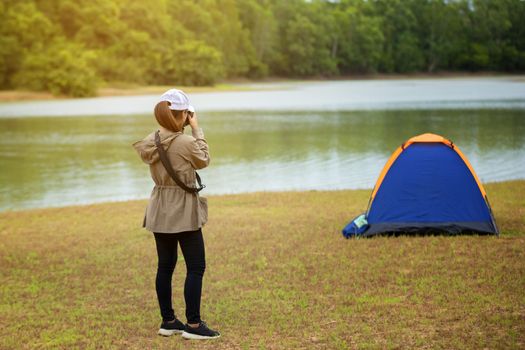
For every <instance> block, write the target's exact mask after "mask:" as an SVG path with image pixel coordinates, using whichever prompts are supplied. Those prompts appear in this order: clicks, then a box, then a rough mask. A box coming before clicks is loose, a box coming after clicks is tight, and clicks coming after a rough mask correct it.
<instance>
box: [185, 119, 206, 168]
mask: <svg viewBox="0 0 525 350" xmlns="http://www.w3.org/2000/svg"><path fill="white" fill-rule="evenodd" d="M192 135H193V140H191V141H190V142H189V143H188V144H187V149H186V152H184V155H183V157H184V158H185V159H186V160H187V161H188V162H190V163H191V166H192V167H193V169H195V170H198V169H202V168H206V167H207V166H208V164H210V151H209V148H208V143H207V142H206V140H205V139H204V133H203V131H202V129H201V128H199V129H197V130H192Z"/></svg>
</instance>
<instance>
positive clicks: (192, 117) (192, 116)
mask: <svg viewBox="0 0 525 350" xmlns="http://www.w3.org/2000/svg"><path fill="white" fill-rule="evenodd" d="M188 123H189V124H190V126H191V128H192V129H198V128H199V120H198V118H197V113H195V112H193V113H188Z"/></svg>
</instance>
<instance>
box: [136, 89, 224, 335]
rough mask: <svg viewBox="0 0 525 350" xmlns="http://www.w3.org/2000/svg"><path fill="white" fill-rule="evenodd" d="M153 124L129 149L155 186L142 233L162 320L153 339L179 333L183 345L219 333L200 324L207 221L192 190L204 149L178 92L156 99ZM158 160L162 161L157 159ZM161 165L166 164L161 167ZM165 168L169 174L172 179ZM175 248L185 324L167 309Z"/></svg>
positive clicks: (205, 208) (200, 134)
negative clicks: (181, 270) (182, 269)
mask: <svg viewBox="0 0 525 350" xmlns="http://www.w3.org/2000/svg"><path fill="white" fill-rule="evenodd" d="M155 118H156V119H157V122H158V123H159V125H160V128H159V130H158V131H157V132H153V133H151V134H150V135H148V136H147V137H146V138H144V139H143V140H141V141H138V142H135V143H134V144H133V147H134V148H135V149H136V150H137V152H138V153H139V155H140V157H141V158H142V160H143V161H144V162H145V163H146V164H148V165H149V168H150V172H151V177H152V178H153V181H154V182H155V187H154V188H153V191H152V192H151V197H150V200H149V203H148V206H147V208H146V214H145V217H144V224H143V227H145V228H146V229H147V230H149V231H151V232H153V234H154V236H155V243H156V246H157V254H158V269H157V276H156V281H155V288H156V291H157V298H158V301H159V307H160V314H161V316H162V324H161V326H160V329H159V332H158V334H160V335H164V336H170V335H173V334H175V333H182V336H183V337H184V338H186V339H211V338H217V337H219V336H220V334H219V332H217V331H215V330H212V329H210V328H208V326H207V325H206V323H205V322H203V321H202V320H201V318H200V301H201V290H202V276H203V274H204V270H205V267H206V262H205V253H204V241H203V237H202V231H201V228H202V226H203V225H204V224H205V223H206V221H207V218H208V206H207V201H206V199H205V198H202V197H199V194H198V190H199V189H197V188H195V180H196V178H197V175H196V172H195V170H196V169H202V168H204V167H206V166H208V164H209V162H210V155H209V151H208V144H207V143H206V140H205V139H204V134H203V132H202V129H201V128H199V124H198V120H197V115H196V114H195V113H194V109H193V107H192V106H191V105H190V103H189V99H188V96H187V95H186V94H185V93H184V92H182V91H180V90H177V89H171V90H168V91H166V92H165V93H164V94H163V95H162V96H161V99H160V102H159V103H158V104H157V105H156V106H155ZM186 125H190V127H191V129H192V134H193V136H189V135H186V134H184V126H186ZM157 135H158V136H157ZM156 136H157V137H156ZM156 138H157V140H156ZM157 144H158V145H159V146H161V147H162V148H163V149H164V152H165V153H164V152H162V150H161V152H160V153H159V149H158V148H157ZM163 154H165V155H166V158H167V160H166V159H161V157H162V156H163ZM166 162H169V163H171V164H164V163H166ZM166 167H168V168H169V167H172V168H173V170H174V173H172V175H173V176H174V178H172V177H171V176H170V174H169V173H168V171H167V170H166ZM177 182H178V183H179V185H177ZM199 183H200V179H199ZM177 244H179V245H180V247H181V250H182V254H183V255H184V261H185V262H186V270H187V273H186V282H185V283H184V300H185V302H186V319H187V323H186V324H183V323H182V322H181V321H180V320H178V319H177V317H176V316H175V313H174V311H173V308H172V303H171V279H172V275H173V271H174V269H175V264H176V262H177Z"/></svg>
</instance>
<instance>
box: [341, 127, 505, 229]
mask: <svg viewBox="0 0 525 350" xmlns="http://www.w3.org/2000/svg"><path fill="white" fill-rule="evenodd" d="M365 218H366V221H367V222H368V225H367V227H368V228H366V226H365V230H364V232H362V233H361V234H360V235H361V236H365V237H366V236H373V235H377V234H387V233H418V234H424V233H447V234H459V233H463V232H471V233H478V234H498V229H497V227H496V223H495V221H494V217H493V215H492V210H491V208H490V204H489V201H488V198H487V195H486V192H485V189H484V188H483V185H482V184H481V182H480V181H479V179H478V177H477V176H476V173H475V172H474V169H473V168H472V166H471V165H470V163H469V161H468V160H467V158H466V157H465V156H464V155H463V153H462V152H461V151H460V149H459V148H458V147H457V146H456V145H454V143H453V142H452V141H450V140H447V139H445V138H444V137H442V136H439V135H435V134H423V135H419V136H416V137H413V138H411V139H409V140H408V141H406V142H405V143H403V144H402V145H401V146H400V147H399V148H398V149H397V150H396V151H395V152H394V153H393V154H392V156H391V157H390V159H389V160H388V161H387V163H386V165H385V167H384V168H383V170H382V171H381V174H380V175H379V178H378V180H377V182H376V185H375V187H374V190H373V191H372V195H371V196H370V200H369V204H368V209H367V211H366V215H365ZM353 229H355V223H354V222H350V223H349V224H348V225H347V227H345V229H344V230H343V234H344V235H345V237H349V236H351V235H353V232H355V231H353ZM362 231H363V230H362Z"/></svg>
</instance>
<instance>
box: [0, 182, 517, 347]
mask: <svg viewBox="0 0 525 350" xmlns="http://www.w3.org/2000/svg"><path fill="white" fill-rule="evenodd" d="M486 189H487V192H488V194H489V197H490V199H491V202H492V206H493V209H494V211H495V215H496V219H497V222H498V225H499V227H500V230H501V231H502V235H501V236H500V237H499V238H497V237H493V236H492V237H483V236H457V237H445V236H434V237H397V238H393V237H390V238H388V237H382V238H373V239H359V240H345V239H344V238H343V237H342V236H341V234H340V229H341V228H342V227H343V226H344V225H345V224H346V222H347V221H348V220H349V219H351V218H352V217H354V216H355V215H356V214H358V213H360V212H362V211H363V210H364V209H365V207H366V204H367V201H368V196H369V194H370V191H337V192H315V191H314V192H289V193H257V194H244V195H232V196H216V197H210V198H209V207H210V220H209V223H208V225H207V226H206V227H205V229H204V232H205V240H206V249H207V251H206V254H207V271H206V274H205V277H204V290H203V307H202V315H203V318H204V319H205V320H206V321H207V322H208V324H210V326H212V327H217V328H218V329H219V330H220V331H221V332H222V337H221V338H220V339H218V340H215V341H209V342H204V343H203V342H200V343H199V342H197V343H196V342H192V341H185V340H183V339H182V338H180V337H170V338H164V337H160V336H157V335H156V331H157V329H158V326H159V324H160V315H159V311H158V305H157V300H156V295H155V288H154V286H155V272H156V263H157V261H156V252H155V242H154V239H153V236H152V235H151V234H150V233H148V232H147V231H144V230H143V229H141V227H140V225H141V222H142V214H143V211H144V206H145V203H146V202H145V201H131V202H123V203H107V204H97V205H89V206H76V207H67V208H54V209H39V210H28V211H20V212H8V213H0V349H523V348H524V347H525V181H514V182H506V183H497V184H489V185H487V186H486ZM179 259H181V258H180V257H179ZM184 273H185V267H184V263H183V262H182V261H180V260H179V264H178V266H177V268H176V271H175V276H174V282H173V284H174V306H175V311H176V313H177V314H178V315H179V316H181V317H182V316H183V315H184V303H183V299H182V285H183V280H184Z"/></svg>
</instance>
